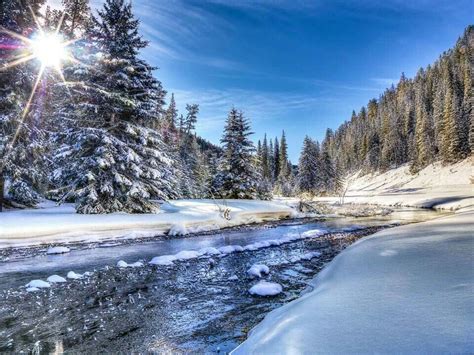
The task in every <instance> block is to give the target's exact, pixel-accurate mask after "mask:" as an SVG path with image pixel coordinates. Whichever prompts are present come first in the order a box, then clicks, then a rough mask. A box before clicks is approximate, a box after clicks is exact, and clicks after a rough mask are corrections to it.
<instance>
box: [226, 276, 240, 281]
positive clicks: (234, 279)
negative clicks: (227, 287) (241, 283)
mask: <svg viewBox="0 0 474 355" xmlns="http://www.w3.org/2000/svg"><path fill="white" fill-rule="evenodd" d="M238 279H239V277H238V276H237V275H232V276H230V277H228V278H227V281H237V280H238Z"/></svg>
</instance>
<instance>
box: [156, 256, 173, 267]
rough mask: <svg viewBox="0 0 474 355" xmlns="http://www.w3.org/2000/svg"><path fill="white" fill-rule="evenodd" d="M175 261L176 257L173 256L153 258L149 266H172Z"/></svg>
mask: <svg viewBox="0 0 474 355" xmlns="http://www.w3.org/2000/svg"><path fill="white" fill-rule="evenodd" d="M175 260H176V257H175V256H174V255H161V256H155V257H154V258H153V259H151V261H150V262H149V264H151V265H162V266H166V265H174V264H173V261H175Z"/></svg>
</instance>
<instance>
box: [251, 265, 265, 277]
mask: <svg viewBox="0 0 474 355" xmlns="http://www.w3.org/2000/svg"><path fill="white" fill-rule="evenodd" d="M269 272H270V269H269V268H268V266H267V265H263V264H254V265H252V267H251V268H250V269H248V270H247V274H248V275H249V276H250V277H262V274H268V273H269Z"/></svg>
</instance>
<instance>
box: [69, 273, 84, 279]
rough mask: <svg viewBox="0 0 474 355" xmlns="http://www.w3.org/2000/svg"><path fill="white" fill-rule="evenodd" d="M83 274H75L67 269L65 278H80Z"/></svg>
mask: <svg viewBox="0 0 474 355" xmlns="http://www.w3.org/2000/svg"><path fill="white" fill-rule="evenodd" d="M83 276H84V275H82V274H76V273H75V272H74V271H69V272H68V273H67V278H68V279H72V280H78V279H82V277H83Z"/></svg>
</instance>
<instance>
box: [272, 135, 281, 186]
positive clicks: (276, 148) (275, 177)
mask: <svg viewBox="0 0 474 355" xmlns="http://www.w3.org/2000/svg"><path fill="white" fill-rule="evenodd" d="M273 164H274V167H273V181H277V180H278V176H280V144H279V143H278V138H276V137H275V145H274V148H273Z"/></svg>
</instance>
